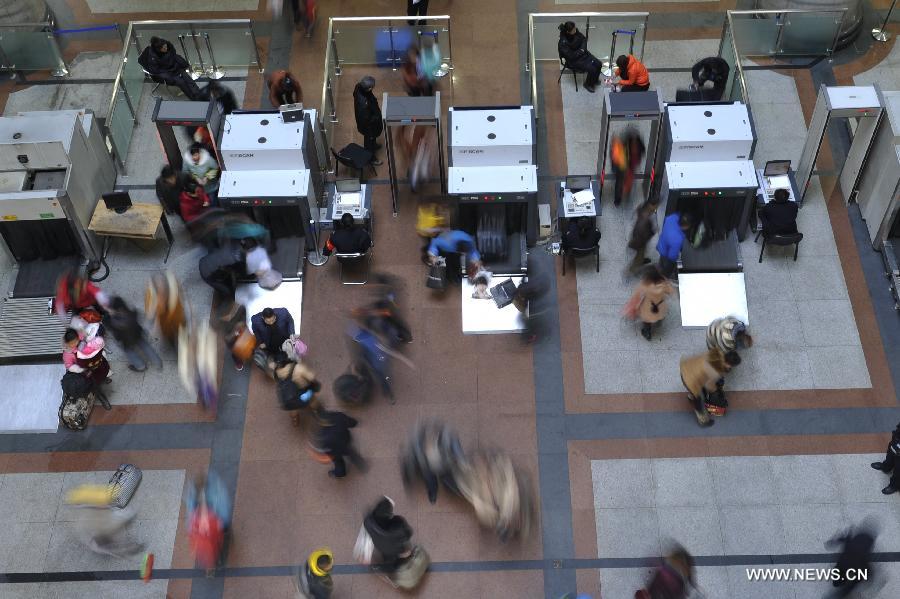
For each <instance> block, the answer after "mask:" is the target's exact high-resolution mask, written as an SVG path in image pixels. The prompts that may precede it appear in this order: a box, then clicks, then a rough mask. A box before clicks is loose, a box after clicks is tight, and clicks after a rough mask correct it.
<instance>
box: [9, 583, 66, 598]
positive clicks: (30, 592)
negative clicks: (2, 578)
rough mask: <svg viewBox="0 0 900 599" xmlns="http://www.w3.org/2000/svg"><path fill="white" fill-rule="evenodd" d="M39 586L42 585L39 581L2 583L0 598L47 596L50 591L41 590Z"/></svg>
mask: <svg viewBox="0 0 900 599" xmlns="http://www.w3.org/2000/svg"><path fill="white" fill-rule="evenodd" d="M58 584H68V583H58ZM41 587H42V585H41V584H40V583H33V584H23V583H16V584H4V585H2V586H0V599H35V598H36V597H49V596H50V593H49V592H45V591H43V590H42V589H41Z"/></svg>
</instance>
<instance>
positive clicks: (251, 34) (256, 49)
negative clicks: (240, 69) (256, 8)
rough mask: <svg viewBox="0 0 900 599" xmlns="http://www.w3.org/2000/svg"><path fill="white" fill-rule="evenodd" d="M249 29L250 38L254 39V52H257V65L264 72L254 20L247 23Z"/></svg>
mask: <svg viewBox="0 0 900 599" xmlns="http://www.w3.org/2000/svg"><path fill="white" fill-rule="evenodd" d="M247 29H248V30H249V31H250V39H251V40H253V52H254V53H255V54H256V67H257V68H258V69H259V72H260V73H262V72H263V71H264V70H265V67H263V63H262V59H261V58H260V57H259V46H257V45H256V33H254V31H253V21H250V22H249V23H247Z"/></svg>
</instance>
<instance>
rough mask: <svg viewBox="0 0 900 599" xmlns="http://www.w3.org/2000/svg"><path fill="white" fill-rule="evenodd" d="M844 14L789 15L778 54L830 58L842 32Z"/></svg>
mask: <svg viewBox="0 0 900 599" xmlns="http://www.w3.org/2000/svg"><path fill="white" fill-rule="evenodd" d="M843 17H844V12H837V11H835V12H815V13H813V12H808V13H788V14H787V15H785V18H784V20H783V24H784V31H783V33H782V34H781V43H780V45H779V47H778V53H779V54H784V55H801V56H830V55H831V52H832V50H834V46H835V44H836V43H837V39H838V35H839V34H840V32H841V23H842V21H843Z"/></svg>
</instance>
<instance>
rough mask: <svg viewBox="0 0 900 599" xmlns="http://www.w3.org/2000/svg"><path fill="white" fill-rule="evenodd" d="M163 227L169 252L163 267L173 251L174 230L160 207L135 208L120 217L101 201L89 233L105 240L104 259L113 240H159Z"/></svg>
mask: <svg viewBox="0 0 900 599" xmlns="http://www.w3.org/2000/svg"><path fill="white" fill-rule="evenodd" d="M160 227H162V229H163V232H164V233H165V236H166V240H167V241H168V242H169V248H168V249H167V250H166V258H165V260H163V263H165V262H168V261H169V253H170V252H171V251H172V242H173V238H172V229H170V228H169V221H168V220H166V213H165V212H164V211H163V209H162V206H160V205H158V204H132V205H131V207H129V208H128V209H127V210H126V211H125V212H122V213H119V212H116V211H115V210H110V209H109V208H107V207H106V204H104V203H103V202H102V201H100V202H97V207H96V208H95V209H94V215H93V216H92V217H91V223H90V224H89V225H88V230H89V231H93V232H94V233H96V234H97V235H99V236H101V237H103V252H102V253H103V257H104V258H106V254H107V253H108V251H109V239H110V238H111V237H124V238H125V239H150V240H152V239H157V234H158V233H159V229H160Z"/></svg>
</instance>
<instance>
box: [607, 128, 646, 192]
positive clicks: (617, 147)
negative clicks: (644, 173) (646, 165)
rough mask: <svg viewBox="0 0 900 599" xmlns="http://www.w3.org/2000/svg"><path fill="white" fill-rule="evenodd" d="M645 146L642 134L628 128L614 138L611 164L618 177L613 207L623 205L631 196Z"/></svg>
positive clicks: (611, 149) (610, 157)
mask: <svg viewBox="0 0 900 599" xmlns="http://www.w3.org/2000/svg"><path fill="white" fill-rule="evenodd" d="M644 152H645V146H644V142H643V141H642V140H641V136H640V134H639V133H638V132H637V130H635V129H634V128H632V127H628V128H627V129H625V131H624V132H623V133H622V134H621V135H616V136H614V137H613V140H612V145H611V148H610V156H609V163H610V166H611V167H612V169H613V172H614V173H615V175H616V187H615V193H614V195H613V205H615V206H618V205H619V204H621V203H622V198H623V197H624V196H629V195H630V194H631V188H632V187H633V186H634V173H635V171H636V170H637V167H638V165H639V164H640V162H641V158H643V157H644Z"/></svg>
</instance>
